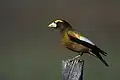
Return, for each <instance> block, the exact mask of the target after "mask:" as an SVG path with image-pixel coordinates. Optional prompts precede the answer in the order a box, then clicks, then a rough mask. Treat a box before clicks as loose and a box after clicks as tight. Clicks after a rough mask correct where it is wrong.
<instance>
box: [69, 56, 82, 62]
mask: <svg viewBox="0 0 120 80" xmlns="http://www.w3.org/2000/svg"><path fill="white" fill-rule="evenodd" d="M80 56H81V55H77V56H75V57H73V58H72V59H68V61H69V62H71V61H74V60H77V59H79V57H80Z"/></svg>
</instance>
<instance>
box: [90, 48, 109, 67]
mask: <svg viewBox="0 0 120 80" xmlns="http://www.w3.org/2000/svg"><path fill="white" fill-rule="evenodd" d="M91 52H92V53H93V54H95V55H96V57H98V58H99V59H100V60H101V61H102V62H103V63H104V64H105V65H106V66H107V67H109V65H108V63H107V62H106V61H105V60H104V59H103V58H102V57H101V55H100V53H101V54H103V55H104V56H106V54H107V53H105V52H104V51H102V50H100V49H99V48H98V47H96V46H95V47H94V48H93V49H92V51H91Z"/></svg>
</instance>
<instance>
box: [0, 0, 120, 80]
mask: <svg viewBox="0 0 120 80" xmlns="http://www.w3.org/2000/svg"><path fill="white" fill-rule="evenodd" d="M56 18H61V19H65V20H68V21H69V23H71V25H72V26H74V28H75V29H77V30H78V31H79V32H81V33H82V34H83V35H85V36H86V37H87V38H89V39H90V40H91V41H93V42H94V43H96V44H97V45H98V46H99V47H100V48H101V49H103V50H104V51H106V52H107V53H108V56H107V57H104V58H105V60H106V61H107V62H108V63H109V65H110V67H109V68H106V67H105V66H104V65H103V63H102V62H100V61H99V60H98V59H96V58H94V57H91V56H88V55H84V56H83V57H82V59H84V60H85V66H84V80H113V79H114V80H120V51H119V49H120V47H119V46H120V1H119V0H1V1H0V80H62V77H61V62H62V60H66V59H68V58H72V57H73V56H75V55H76V53H75V52H72V51H69V50H67V49H65V48H64V47H63V46H62V45H61V44H60V35H59V32H58V31H54V30H51V29H49V28H47V26H48V23H49V22H51V21H53V20H55V19H56Z"/></svg>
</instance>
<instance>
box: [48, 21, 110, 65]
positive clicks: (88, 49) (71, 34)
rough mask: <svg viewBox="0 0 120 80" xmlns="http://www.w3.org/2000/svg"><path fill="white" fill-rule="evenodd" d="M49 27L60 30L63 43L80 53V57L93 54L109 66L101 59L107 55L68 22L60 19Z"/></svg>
mask: <svg viewBox="0 0 120 80" xmlns="http://www.w3.org/2000/svg"><path fill="white" fill-rule="evenodd" d="M48 27H50V28H54V29H58V30H60V34H61V36H62V39H61V42H62V44H63V45H64V46H65V47H66V48H68V49H69V50H72V51H74V52H77V53H79V55H80V56H82V55H83V53H88V54H91V55H93V56H95V57H97V58H99V59H100V60H101V61H102V62H103V63H104V64H105V65H106V66H109V65H108V64H107V63H106V61H105V60H104V59H103V58H102V57H101V55H104V56H106V55H107V53H106V52H104V51H103V50H101V49H100V48H98V47H97V46H96V45H95V44H94V43H93V42H91V41H90V40H89V39H87V38H85V37H84V36H82V35H81V34H79V33H78V32H77V31H75V30H74V29H73V28H72V26H71V25H70V24H69V23H68V22H67V21H65V20H61V19H58V20H55V21H53V22H52V23H50V24H49V25H48Z"/></svg>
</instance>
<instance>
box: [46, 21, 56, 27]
mask: <svg viewBox="0 0 120 80" xmlns="http://www.w3.org/2000/svg"><path fill="white" fill-rule="evenodd" d="M48 27H50V28H56V27H57V24H56V23H54V22H53V23H51V24H49V25H48Z"/></svg>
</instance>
